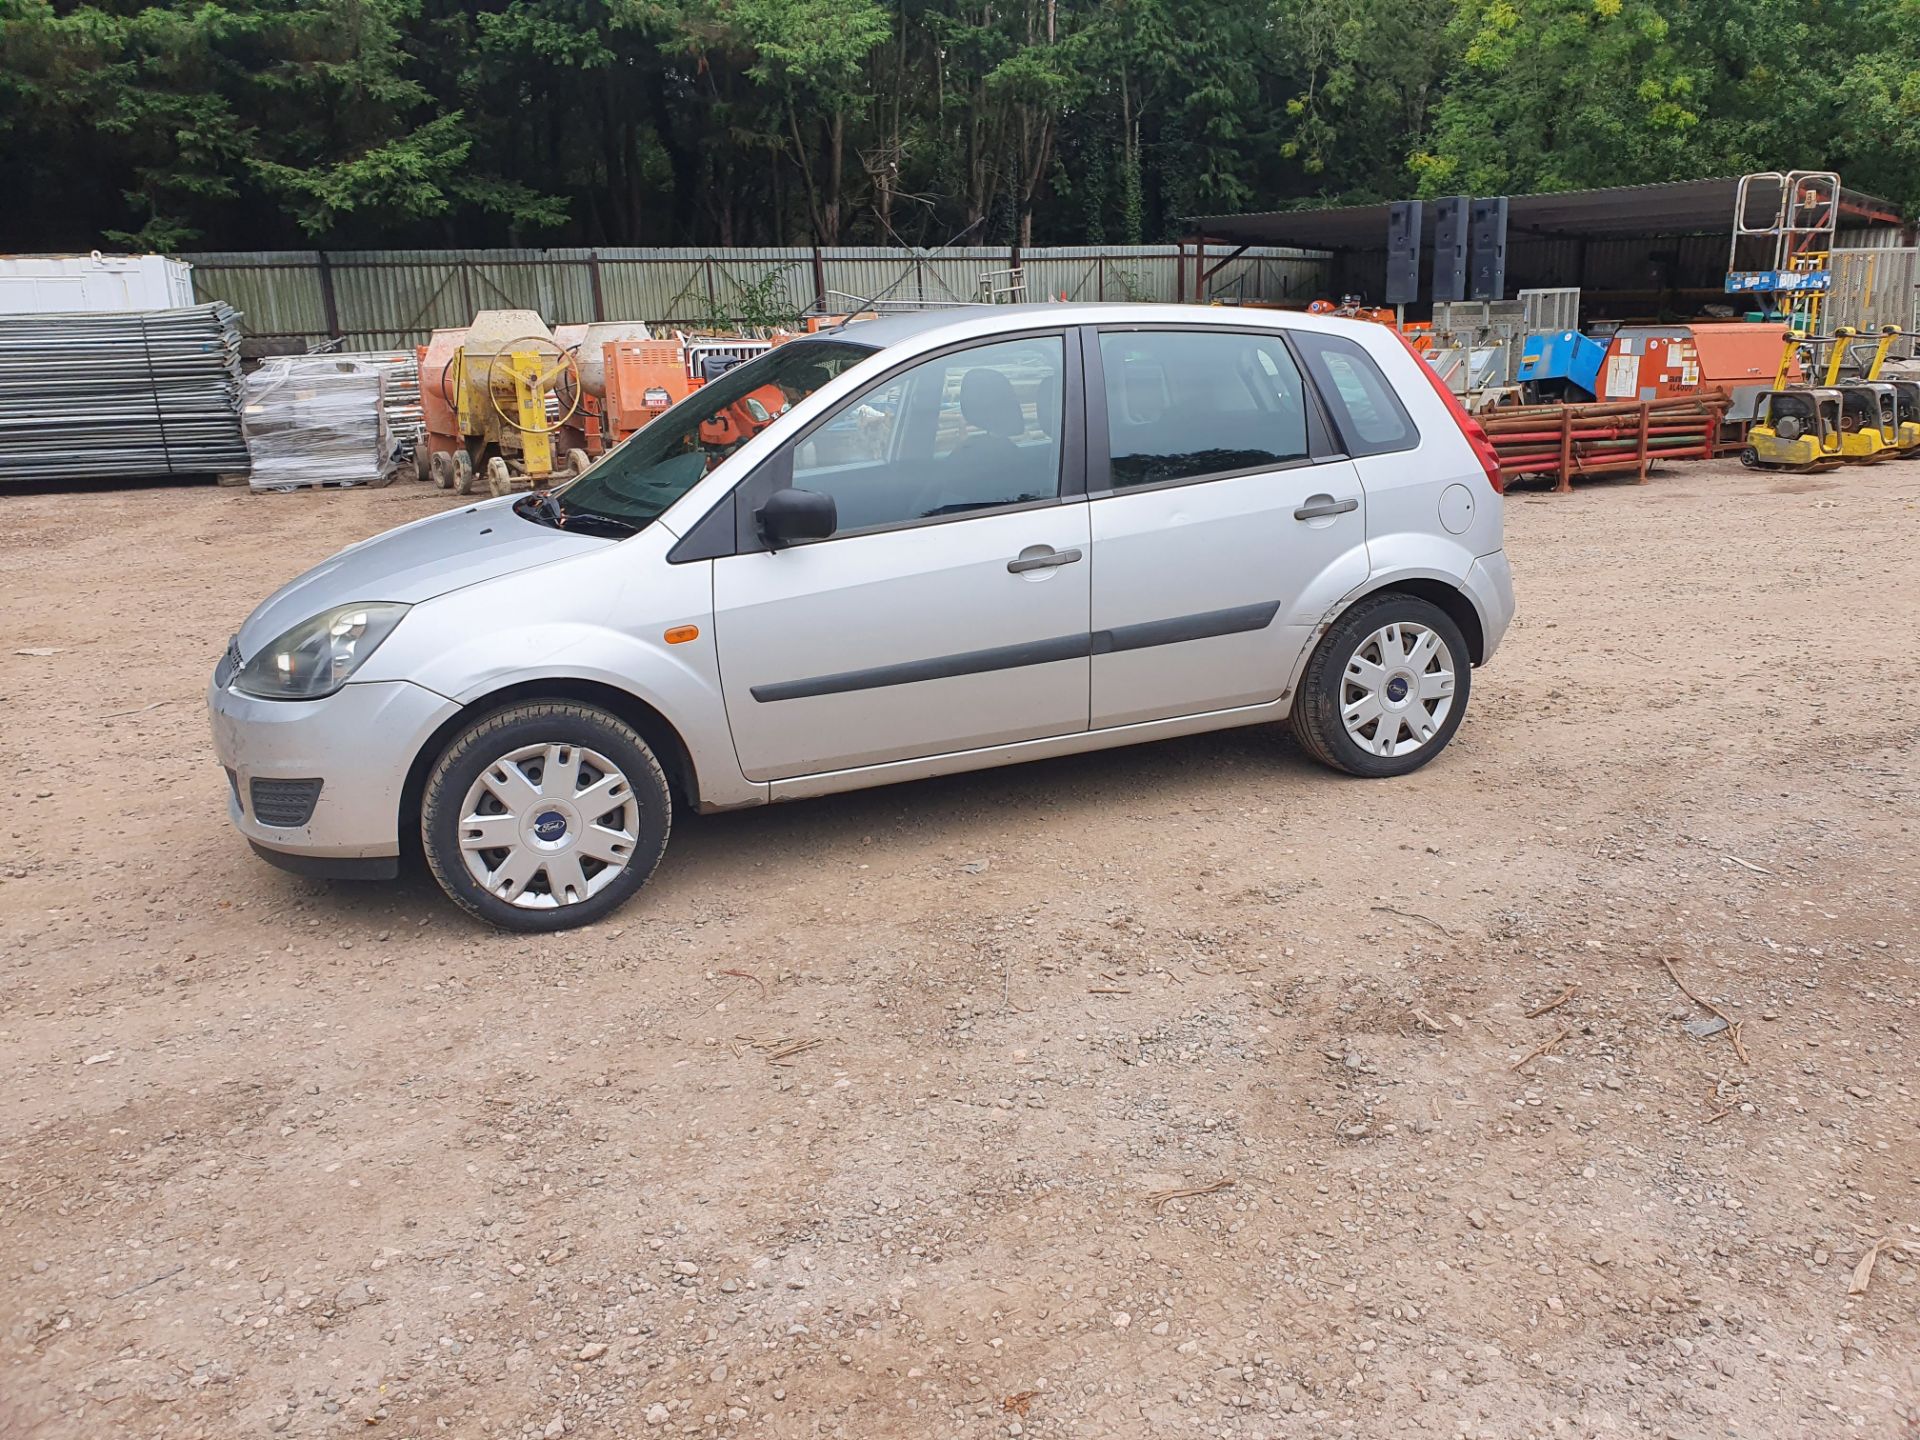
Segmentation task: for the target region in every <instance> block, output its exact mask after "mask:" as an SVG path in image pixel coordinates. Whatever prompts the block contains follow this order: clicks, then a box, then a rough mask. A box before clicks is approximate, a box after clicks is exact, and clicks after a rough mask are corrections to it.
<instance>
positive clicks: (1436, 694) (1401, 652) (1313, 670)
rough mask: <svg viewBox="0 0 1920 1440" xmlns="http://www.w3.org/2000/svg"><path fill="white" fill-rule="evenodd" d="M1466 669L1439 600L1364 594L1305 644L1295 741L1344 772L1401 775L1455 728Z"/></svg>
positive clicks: (1463, 705) (1467, 661) (1463, 650)
mask: <svg viewBox="0 0 1920 1440" xmlns="http://www.w3.org/2000/svg"><path fill="white" fill-rule="evenodd" d="M1472 674H1473V667H1472V656H1471V654H1470V652H1469V651H1468V649H1467V641H1466V637H1465V636H1464V635H1462V634H1461V633H1460V627H1459V626H1458V625H1456V624H1454V622H1453V620H1452V618H1451V617H1450V616H1448V614H1447V613H1446V612H1445V611H1444V610H1442V609H1441V608H1440V607H1439V606H1437V605H1434V604H1431V603H1429V602H1428V601H1425V600H1421V599H1418V598H1416V597H1415V596H1412V595H1407V594H1404V593H1402V592H1400V591H1397V590H1388V591H1384V592H1382V593H1380V594H1377V595H1369V596H1367V597H1366V598H1365V599H1363V600H1360V601H1357V602H1356V603H1355V604H1354V605H1353V606H1352V607H1351V608H1350V609H1348V611H1347V612H1346V613H1345V614H1344V615H1342V616H1341V617H1340V618H1339V620H1337V621H1335V622H1334V625H1333V628H1332V629H1330V630H1328V631H1327V633H1326V634H1325V635H1324V636H1322V637H1321V640H1320V643H1319V644H1318V645H1317V646H1315V647H1314V651H1313V655H1312V657H1311V658H1310V659H1309V660H1308V661H1307V668H1306V672H1305V673H1304V674H1303V675H1302V676H1301V679H1300V691H1299V694H1298V695H1296V696H1295V697H1294V703H1293V712H1292V715H1291V716H1290V717H1289V718H1290V721H1291V724H1292V727H1293V733H1294V737H1295V738H1296V739H1297V740H1299V742H1300V745H1301V747H1302V748H1303V749H1304V750H1306V752H1307V753H1308V754H1310V755H1312V756H1313V757H1314V758H1315V759H1316V760H1318V761H1320V762H1321V763H1322V764H1324V765H1330V766H1332V767H1333V768H1334V769H1336V770H1344V771H1346V773H1347V774H1349V775H1359V776H1362V777H1365V778H1367V779H1384V778H1386V777H1388V776H1392V775H1405V774H1408V773H1409V772H1411V771H1414V770H1418V769H1419V768H1420V767H1421V766H1422V765H1424V764H1426V763H1427V762H1428V761H1429V760H1431V759H1433V757H1434V756H1435V755H1438V754H1439V753H1440V752H1441V751H1442V750H1444V749H1445V748H1446V746H1447V742H1448V741H1449V740H1451V739H1452V738H1453V732H1454V731H1455V730H1458V729H1459V728H1460V721H1461V718H1462V717H1463V716H1464V715H1465V714H1466V710H1467V696H1468V693H1469V691H1470V690H1471V689H1472ZM1386 726H1391V727H1392V736H1391V739H1388V738H1387V732H1386V730H1385V729H1384V727H1386Z"/></svg>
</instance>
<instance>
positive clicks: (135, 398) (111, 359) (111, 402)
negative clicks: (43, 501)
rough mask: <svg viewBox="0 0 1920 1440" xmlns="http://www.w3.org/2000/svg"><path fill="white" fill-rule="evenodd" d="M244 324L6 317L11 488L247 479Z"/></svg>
mask: <svg viewBox="0 0 1920 1440" xmlns="http://www.w3.org/2000/svg"><path fill="white" fill-rule="evenodd" d="M239 318H240V317H239V316H238V315H237V314H236V313H235V312H234V311H233V309H232V308H231V307H230V306H228V305H226V304H223V303H222V304H213V305H195V306H191V307H189V308H186V309H180V310H144V311H129V312H124V313H120V314H73V315H0V481H9V480H46V479H85V480H110V479H115V478H119V477H123V476H140V475H203V474H244V473H245V472H246V470H247V468H248V467H247V442H246V438H245V436H244V435H243V433H242V432H241V428H240V327H239Z"/></svg>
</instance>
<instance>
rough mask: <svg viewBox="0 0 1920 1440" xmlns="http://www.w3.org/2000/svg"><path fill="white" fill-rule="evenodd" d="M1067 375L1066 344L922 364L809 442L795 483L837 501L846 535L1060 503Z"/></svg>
mask: <svg viewBox="0 0 1920 1440" xmlns="http://www.w3.org/2000/svg"><path fill="white" fill-rule="evenodd" d="M1064 372H1065V348H1064V342H1063V340H1062V339H1061V337H1060V336H1058V335H1045V336H1039V337H1036V338H1034V339H1030V340H1006V341H1001V342H999V343H997V344H993V345H980V346H976V347H974V348H973V349H970V350H957V351H954V352H952V353H949V354H946V355H939V356H936V357H934V358H933V359H931V360H925V361H922V362H921V363H920V364H918V365H915V366H913V367H912V368H910V369H907V370H904V371H902V372H901V373H900V374H898V375H895V376H893V377H891V378H890V379H888V380H885V381H883V382H882V383H881V384H879V385H877V386H875V387H874V388H873V389H871V390H869V391H867V392H866V393H865V394H864V395H862V396H860V397H859V398H858V399H856V400H854V401H852V402H850V403H849V404H848V405H847V406H846V408H844V409H843V410H841V411H840V413H839V414H838V415H835V416H834V417H833V418H832V419H831V420H829V421H827V422H826V423H825V424H824V425H822V426H821V427H820V428H818V429H817V430H815V431H814V432H813V433H812V434H811V435H809V436H808V437H807V438H806V439H805V440H804V441H803V442H801V444H800V445H799V447H798V448H797V449H796V450H795V451H794V456H793V481H792V483H793V484H794V486H795V487H796V488H798V489H801V490H813V491H817V492H819V493H820V494H823V495H831V496H832V497H833V499H834V503H835V505H836V507H837V508H838V510H839V529H838V531H837V532H836V533H837V534H841V535H846V534H850V533H856V532H859V531H867V530H879V529H885V528H887V527H889V526H895V525H904V524H911V523H913V522H915V521H919V520H929V519H938V518H940V517H942V516H948V515H962V514H969V513H972V512H975V511H982V510H992V509H997V508H999V507H1001V506H1005V505H1019V504H1025V503H1029V502H1032V501H1035V500H1048V499H1052V498H1053V497H1055V496H1057V495H1058V494H1059V493H1060V455H1061V443H1060V440H1061V437H1060V430H1061V414H1062V389H1061V377H1062V375H1063V374H1064Z"/></svg>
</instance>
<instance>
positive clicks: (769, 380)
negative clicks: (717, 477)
mask: <svg viewBox="0 0 1920 1440" xmlns="http://www.w3.org/2000/svg"><path fill="white" fill-rule="evenodd" d="M874 353H875V352H874V350H873V347H871V346H868V345H852V344H848V343H847V342H846V341H844V340H793V341H789V342H788V343H786V344H785V345H776V346H774V347H773V349H771V350H769V351H767V353H766V354H764V355H761V356H758V357H757V358H755V359H752V360H749V361H748V362H747V363H746V364H744V365H736V366H734V367H733V368H732V369H731V370H729V371H727V372H726V373H725V374H724V375H722V376H721V377H720V378H719V379H717V380H711V381H709V382H707V383H706V384H705V385H702V386H701V387H700V388H699V389H698V390H695V391H694V392H693V393H692V394H691V395H689V396H688V397H687V398H686V399H684V400H682V401H681V402H680V403H679V404H678V405H675V406H674V407H673V408H672V409H671V410H667V411H665V412H664V413H662V414H661V415H660V416H659V417H658V418H657V419H655V420H652V421H649V422H648V423H647V424H646V425H645V426H643V427H642V428H641V429H639V430H637V431H635V432H634V434H633V435H632V436H631V437H629V438H628V439H627V440H626V441H625V442H624V443H622V444H621V445H620V446H619V448H617V449H616V450H614V451H613V452H612V453H611V454H610V455H608V456H607V457H606V458H605V459H604V460H602V461H601V462H600V463H599V464H597V465H595V466H594V467H593V468H592V469H591V470H589V471H587V473H586V474H584V475H582V476H581V477H580V478H579V479H578V480H575V481H574V482H573V483H572V484H570V485H568V486H566V487H565V488H564V489H563V490H561V491H560V492H559V495H560V497H561V503H562V505H563V506H564V507H565V510H566V513H567V514H568V515H572V516H586V517H599V518H601V519H604V520H608V521H613V522H617V523H618V524H619V525H620V526H621V527H623V528H625V527H631V528H632V529H635V530H638V529H640V528H641V527H643V526H646V525H651V524H652V523H653V522H654V521H655V520H658V519H659V518H660V517H661V515H663V514H664V513H665V512H666V510H667V507H668V506H670V505H672V504H673V502H674V501H676V500H678V499H679V498H680V497H681V496H682V495H684V494H686V493H687V491H689V490H691V489H692V488H693V487H694V486H695V485H697V484H699V483H700V480H701V478H702V477H703V476H705V475H707V474H708V473H710V472H711V471H712V470H713V469H714V467H715V466H717V465H719V464H720V462H721V461H722V460H725V459H726V458H727V457H728V456H729V455H731V454H733V452H734V451H736V450H738V449H739V448H740V447H741V446H742V445H744V444H746V443H747V442H748V441H749V440H751V439H752V438H753V437H754V436H755V435H757V434H759V433H760V432H761V431H762V430H764V429H766V427H767V426H769V425H771V424H772V423H773V422H774V421H775V420H777V419H778V418H779V417H780V416H781V415H783V414H785V413H786V411H787V410H788V409H789V408H790V407H791V406H794V405H797V404H798V403H799V402H800V401H802V400H804V399H806V397H807V396H809V395H811V394H812V393H813V392H814V391H816V390H818V389H819V388H820V387H821V386H822V385H825V384H826V383H827V382H828V381H829V380H831V379H833V378H834V377H835V376H837V375H839V374H841V373H842V372H843V371H846V370H849V369H851V368H852V367H853V366H855V365H858V364H859V363H860V362H861V361H862V360H865V359H867V358H868V357H869V356H871V355H873V354H874Z"/></svg>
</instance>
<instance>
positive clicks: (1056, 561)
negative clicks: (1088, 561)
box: [1007, 550, 1080, 575]
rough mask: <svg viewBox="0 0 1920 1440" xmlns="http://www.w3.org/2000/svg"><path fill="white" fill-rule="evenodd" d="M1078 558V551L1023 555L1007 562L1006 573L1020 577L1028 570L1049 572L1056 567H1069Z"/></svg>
mask: <svg viewBox="0 0 1920 1440" xmlns="http://www.w3.org/2000/svg"><path fill="white" fill-rule="evenodd" d="M1079 558H1080V552H1079V551H1078V550H1055V551H1054V552H1053V553H1052V554H1050V555H1025V556H1022V557H1021V558H1020V559H1018V560H1009V561H1007V573H1008V574H1009V575H1022V574H1025V573H1026V572H1027V571H1029V570H1051V569H1053V567H1054V566H1056V565H1071V564H1073V562H1074V561H1076V560H1078V559H1079Z"/></svg>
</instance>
